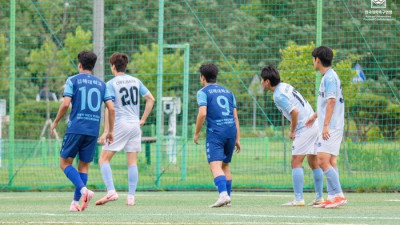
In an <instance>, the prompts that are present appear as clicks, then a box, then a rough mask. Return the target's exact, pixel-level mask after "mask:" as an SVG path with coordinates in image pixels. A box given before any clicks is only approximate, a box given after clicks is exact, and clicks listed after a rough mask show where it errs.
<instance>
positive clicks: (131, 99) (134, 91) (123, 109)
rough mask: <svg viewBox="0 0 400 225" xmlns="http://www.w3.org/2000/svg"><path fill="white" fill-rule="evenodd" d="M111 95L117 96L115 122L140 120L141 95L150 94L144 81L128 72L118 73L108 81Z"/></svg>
mask: <svg viewBox="0 0 400 225" xmlns="http://www.w3.org/2000/svg"><path fill="white" fill-rule="evenodd" d="M107 88H109V90H110V92H111V93H110V95H111V96H113V97H114V98H115V102H114V107H115V122H116V123H117V122H119V121H133V122H139V121H140V97H139V94H140V95H142V96H146V95H147V94H149V93H150V92H149V90H148V89H147V88H146V87H145V86H144V85H143V84H142V82H141V81H140V80H139V79H137V78H135V77H133V76H131V75H127V74H123V75H117V76H115V77H114V78H113V79H111V80H110V81H108V82H107Z"/></svg>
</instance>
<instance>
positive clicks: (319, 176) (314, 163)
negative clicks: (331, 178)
mask: <svg viewBox="0 0 400 225" xmlns="http://www.w3.org/2000/svg"><path fill="white" fill-rule="evenodd" d="M307 162H308V165H309V166H310V168H311V169H312V172H313V178H314V189H315V194H316V196H315V200H314V201H312V202H311V203H310V205H319V204H321V203H323V202H324V198H323V197H322V192H323V188H324V173H323V172H322V169H321V168H320V167H319V164H318V158H317V155H311V154H309V155H307Z"/></svg>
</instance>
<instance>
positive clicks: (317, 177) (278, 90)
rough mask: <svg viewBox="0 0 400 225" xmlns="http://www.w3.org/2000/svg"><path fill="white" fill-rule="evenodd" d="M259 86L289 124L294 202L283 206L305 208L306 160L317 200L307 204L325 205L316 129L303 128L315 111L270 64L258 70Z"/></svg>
mask: <svg viewBox="0 0 400 225" xmlns="http://www.w3.org/2000/svg"><path fill="white" fill-rule="evenodd" d="M261 78H262V79H261V84H262V86H263V87H264V89H267V90H269V91H271V92H273V98H274V102H275V105H276V107H277V108H278V109H279V110H280V111H281V112H282V114H283V115H284V116H285V117H286V118H287V119H288V120H289V121H290V134H289V137H290V139H291V140H293V145H292V163H291V164H292V178H293V190H294V196H295V199H294V200H293V201H290V202H288V203H285V204H283V205H288V206H305V202H304V198H303V180H304V171H303V167H302V165H303V160H304V158H305V157H306V156H307V161H308V164H309V166H310V168H311V169H312V171H313V176H314V188H315V192H316V198H315V200H314V201H313V202H311V204H310V205H318V204H321V203H323V202H324V199H323V198H322V189H323V173H322V170H321V168H320V167H319V166H318V161H317V155H316V154H317V149H316V142H317V138H318V127H317V125H312V126H310V127H306V121H307V120H308V119H309V118H310V117H311V116H313V114H314V110H313V109H312V107H311V105H310V104H309V103H308V101H307V100H306V99H305V98H304V97H303V96H302V95H301V94H300V93H299V92H298V91H297V90H296V89H295V88H294V87H293V86H291V85H290V84H287V83H283V82H281V78H280V75H279V72H278V70H277V69H276V68H275V67H274V66H273V65H270V66H268V67H265V68H263V69H262V71H261Z"/></svg>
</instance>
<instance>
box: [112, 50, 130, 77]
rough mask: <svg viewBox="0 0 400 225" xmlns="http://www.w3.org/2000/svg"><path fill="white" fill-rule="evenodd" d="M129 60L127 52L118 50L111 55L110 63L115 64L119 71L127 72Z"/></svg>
mask: <svg viewBox="0 0 400 225" xmlns="http://www.w3.org/2000/svg"><path fill="white" fill-rule="evenodd" d="M128 62H129V59H128V55H127V54H125V53H119V52H116V53H114V54H112V55H111V57H110V64H111V65H114V66H115V69H116V70H117V72H125V71H126V66H127V65H128Z"/></svg>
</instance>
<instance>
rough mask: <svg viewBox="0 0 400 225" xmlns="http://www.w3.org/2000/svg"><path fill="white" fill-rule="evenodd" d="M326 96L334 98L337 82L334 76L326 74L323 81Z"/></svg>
mask: <svg viewBox="0 0 400 225" xmlns="http://www.w3.org/2000/svg"><path fill="white" fill-rule="evenodd" d="M324 85H325V92H326V98H336V94H337V93H336V92H337V82H336V79H335V77H334V76H328V77H326V78H325V81H324Z"/></svg>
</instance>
